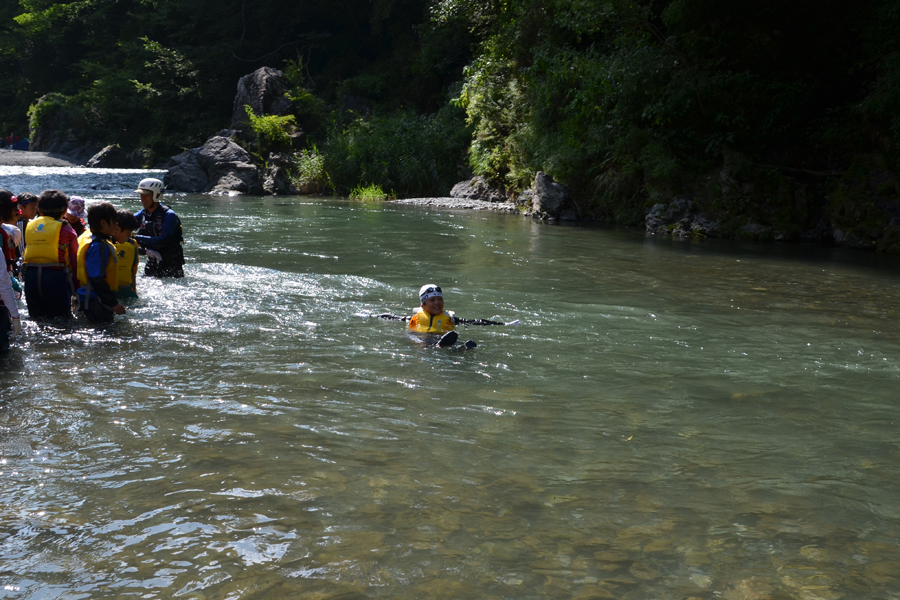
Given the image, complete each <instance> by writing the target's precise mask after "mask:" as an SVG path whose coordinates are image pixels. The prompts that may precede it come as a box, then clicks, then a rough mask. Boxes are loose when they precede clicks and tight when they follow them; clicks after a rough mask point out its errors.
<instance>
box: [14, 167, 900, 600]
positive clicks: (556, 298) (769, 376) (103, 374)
mask: <svg viewBox="0 0 900 600" xmlns="http://www.w3.org/2000/svg"><path fill="white" fill-rule="evenodd" d="M148 174H149V175H153V174H154V173H152V172H150V173H148V172H143V171H89V170H86V169H24V168H11V167H2V168H0V187H6V188H10V189H12V190H13V191H15V192H19V191H22V190H26V189H28V190H32V191H35V192H39V191H40V190H41V189H43V188H46V187H60V188H62V189H63V190H65V191H67V192H69V193H70V194H73V193H74V194H81V195H83V196H85V197H87V198H88V199H89V200H95V199H101V198H102V199H110V200H112V201H113V202H114V203H116V204H117V205H118V206H120V207H124V208H129V209H132V210H136V209H137V208H139V204H138V202H137V198H136V195H134V194H132V193H131V190H132V189H133V188H134V186H135V184H136V183H137V181H138V180H139V179H140V178H141V177H143V176H145V175H148ZM157 175H158V174H157ZM169 200H171V204H172V206H173V208H174V209H175V210H176V211H177V212H178V214H179V215H180V216H181V218H182V221H183V224H184V231H185V236H186V239H187V241H186V244H185V254H186V255H187V260H188V264H187V265H186V268H185V271H186V272H187V276H186V277H185V278H184V279H182V280H177V281H176V280H166V281H156V280H147V279H141V280H139V282H138V291H139V294H140V298H139V299H138V300H136V301H135V302H133V303H132V304H131V305H129V312H128V314H127V316H125V317H119V318H118V320H117V322H116V323H115V324H114V325H113V326H110V327H108V328H106V329H93V328H92V327H90V326H89V325H88V324H87V323H86V322H84V321H82V320H81V319H79V320H76V321H75V323H74V324H73V325H71V326H61V325H53V324H36V323H34V322H30V321H28V322H26V323H25V329H24V335H23V336H21V337H20V338H19V339H18V341H17V342H16V344H15V347H14V349H13V351H12V353H11V355H10V356H9V357H8V358H5V359H0V365H2V368H3V372H2V374H0V378H2V382H0V394H2V399H0V482H2V486H0V502H2V505H0V506H2V510H0V585H2V589H0V598H16V599H18V598H23V599H25V598H27V599H51V598H66V599H74V598H122V597H134V598H160V599H163V598H176V597H177V598H197V599H200V598H210V599H212V598H215V599H232V598H234V599H236V598H288V597H297V598H299V597H303V598H315V599H329V598H341V599H344V600H346V599H350V598H401V599H405V598H408V599H414V598H448V599H449V598H496V599H500V598H523V599H525V598H528V599H530V598H534V599H538V598H582V599H587V598H624V599H643V598H725V599H726V600H741V599H747V600H749V599H767V598H768V599H783V598H799V599H803V600H815V599H819V598H821V599H826V600H832V599H837V598H900V569H898V567H897V565H898V564H900V503H898V499H900V439H898V435H897V423H898V420H900V406H898V381H900V362H898V361H900V335H898V325H897V323H898V319H900V268H898V261H897V260H896V259H891V258H883V257H878V256H874V255H868V254H860V253H853V252H844V251H836V250H826V249H821V248H807V247H799V246H779V245H753V244H737V243H728V242H713V241H709V242H692V243H690V242H688V243H685V242H673V241H669V240H659V239H654V238H647V237H644V236H643V235H642V234H640V233H638V232H634V231H614V230H608V229H598V228H589V227H577V226H572V227H565V226H555V225H546V224H540V223H534V222H532V221H531V219H529V218H525V217H519V216H511V215H508V214H499V213H486V212H454V211H449V210H436V209H421V208H416V207H407V206H398V205H391V204H372V205H366V204H360V203H352V202H347V201H343V200H340V199H329V198H295V197H268V198H251V197H246V198H229V197H206V196H174V197H171V198H169ZM428 282H433V283H436V284H438V285H440V286H442V287H443V289H444V298H445V304H446V306H447V308H449V309H452V310H455V311H456V312H457V314H459V315H460V316H462V317H467V318H486V319H493V320H501V321H512V320H515V319H518V320H520V324H519V325H515V326H493V327H469V328H467V329H465V330H463V331H462V332H461V336H460V337H461V339H468V338H472V339H474V340H475V341H476V342H478V347H477V348H476V349H475V350H472V351H468V352H451V351H446V350H439V349H435V348H426V347H422V346H421V345H419V344H417V343H415V342H414V341H413V340H411V339H410V338H409V337H408V336H407V335H406V334H405V332H404V329H403V325H402V324H400V323H397V322H391V321H384V320H381V319H374V318H366V317H365V316H364V315H366V314H372V313H379V312H394V313H407V312H409V311H410V309H411V308H412V307H414V306H416V305H417V304H418V302H417V300H416V297H415V294H416V291H417V290H418V288H419V286H420V285H422V284H423V283H428ZM82 318H83V317H82Z"/></svg>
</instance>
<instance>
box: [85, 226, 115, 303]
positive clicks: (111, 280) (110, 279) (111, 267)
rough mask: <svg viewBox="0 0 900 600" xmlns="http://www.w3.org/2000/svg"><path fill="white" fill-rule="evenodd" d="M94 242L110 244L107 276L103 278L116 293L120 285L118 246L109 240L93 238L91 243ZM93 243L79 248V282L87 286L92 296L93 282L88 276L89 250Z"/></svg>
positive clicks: (88, 292) (88, 293) (88, 294)
mask: <svg viewBox="0 0 900 600" xmlns="http://www.w3.org/2000/svg"><path fill="white" fill-rule="evenodd" d="M93 242H97V243H99V244H106V245H107V246H109V259H107V261H106V276H105V277H104V278H103V279H104V281H106V284H107V285H108V286H109V289H110V291H111V292H113V293H115V291H116V290H117V289H118V287H119V272H118V269H117V268H116V265H117V263H116V247H115V246H113V245H112V243H111V242H110V241H109V240H93V239H92V240H91V243H93ZM91 243H88V244H85V245H83V246H81V247H80V248H78V283H80V284H81V286H82V287H84V288H87V296H90V293H91V282H90V281H88V276H87V251H88V248H90V247H91Z"/></svg>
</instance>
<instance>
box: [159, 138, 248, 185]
mask: <svg viewBox="0 0 900 600" xmlns="http://www.w3.org/2000/svg"><path fill="white" fill-rule="evenodd" d="M168 169H169V171H168V173H166V176H165V179H164V181H165V184H166V188H167V189H171V190H175V191H179V192H189V193H200V192H208V193H211V194H234V193H239V194H250V195H262V194H264V193H265V190H263V186H262V182H261V181H260V177H259V169H257V168H256V166H255V165H254V164H253V163H252V162H251V159H250V154H249V153H248V152H247V151H246V150H244V149H243V148H241V147H240V146H239V145H238V144H237V143H235V142H234V141H233V140H232V139H230V138H227V137H223V136H218V135H216V136H213V137H211V138H209V139H208V140H207V141H206V143H205V144H203V145H202V146H201V147H199V148H193V149H191V150H188V151H186V152H182V153H181V154H179V155H177V156H173V157H172V159H171V160H170V161H169V164H168Z"/></svg>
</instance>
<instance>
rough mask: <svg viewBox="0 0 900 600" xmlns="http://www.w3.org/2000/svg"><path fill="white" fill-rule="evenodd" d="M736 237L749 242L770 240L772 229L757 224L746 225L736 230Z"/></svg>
mask: <svg viewBox="0 0 900 600" xmlns="http://www.w3.org/2000/svg"><path fill="white" fill-rule="evenodd" d="M738 237H741V238H744V239H751V240H760V239H762V240H764V239H767V238H771V237H773V236H772V228H771V227H766V226H765V225H760V224H759V223H747V224H746V225H744V226H743V227H741V228H740V229H739V230H738Z"/></svg>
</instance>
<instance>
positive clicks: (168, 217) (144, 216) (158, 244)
mask: <svg viewBox="0 0 900 600" xmlns="http://www.w3.org/2000/svg"><path fill="white" fill-rule="evenodd" d="M134 217H135V218H136V219H137V221H138V223H139V224H140V229H138V233H137V235H135V236H134V239H135V240H136V241H137V243H138V244H139V245H140V247H141V250H140V252H141V254H146V253H147V250H148V249H149V250H156V251H157V252H159V253H160V254H161V255H162V261H159V262H158V261H157V260H156V259H154V258H149V257H148V258H147V263H146V265H144V275H147V276H148V277H184V249H183V248H182V247H181V242H182V241H183V239H184V238H183V236H182V233H181V219H179V218H178V215H176V214H175V212H174V211H173V210H172V209H170V208H169V207H168V206H163V205H162V204H158V205H157V206H156V210H154V211H153V212H152V213H147V210H146V209H143V210H139V211H138V212H137V213H135V215H134Z"/></svg>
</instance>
